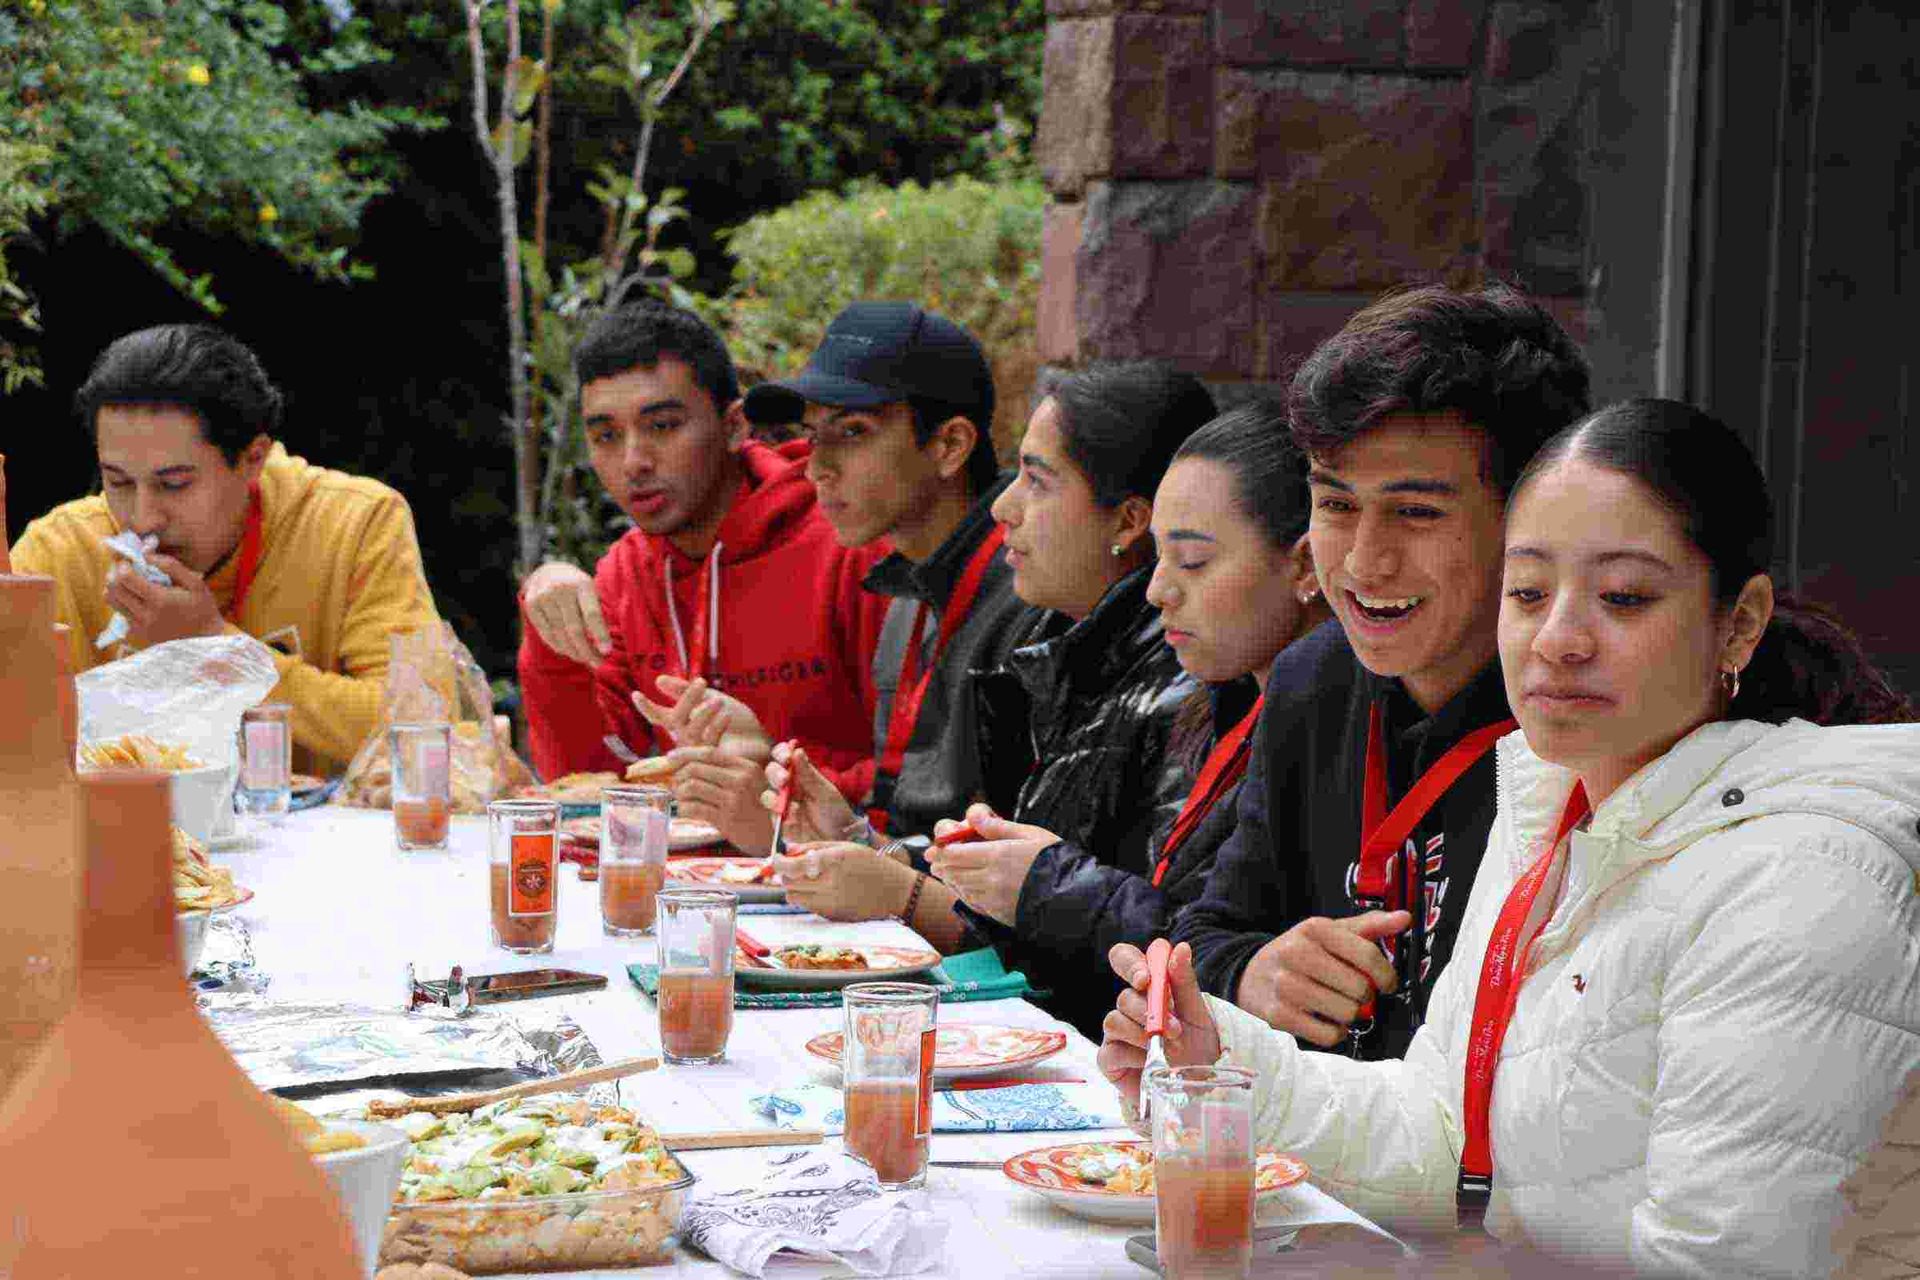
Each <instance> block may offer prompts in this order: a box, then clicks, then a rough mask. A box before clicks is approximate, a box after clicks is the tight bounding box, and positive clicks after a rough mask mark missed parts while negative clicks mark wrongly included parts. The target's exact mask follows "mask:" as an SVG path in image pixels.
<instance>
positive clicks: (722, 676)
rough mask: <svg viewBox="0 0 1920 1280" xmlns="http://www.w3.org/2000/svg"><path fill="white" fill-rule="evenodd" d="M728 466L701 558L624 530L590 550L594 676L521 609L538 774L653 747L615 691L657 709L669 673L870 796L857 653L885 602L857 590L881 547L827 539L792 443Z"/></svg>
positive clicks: (872, 634) (846, 786) (659, 742)
mask: <svg viewBox="0 0 1920 1280" xmlns="http://www.w3.org/2000/svg"><path fill="white" fill-rule="evenodd" d="M740 458H741V462H742V463H743V465H744V466H745V469H746V473H747V475H746V480H745V481H744V482H743V483H742V484H741V486H740V491H739V492H738V493H737V494H736V495H735V496H734V499H733V506H732V507H731V508H730V509H729V510H728V512H727V515H726V518H725V519H724V520H722V521H721V523H720V531H719V536H718V538H717V539H716V541H715V542H714V544H713V550H712V551H711V552H710V553H709V554H708V555H706V556H704V557H702V558H700V559H694V558H692V557H689V556H686V555H683V554H682V553H681V552H679V551H678V550H676V549H675V548H674V547H673V545H672V544H671V543H669V542H668V541H667V540H666V539H665V538H663V537H654V536H650V535H648V534H645V533H642V532H641V531H640V530H638V529H634V530H631V531H629V532H628V533H627V535H626V536H625V537H623V538H621V539H620V541H618V542H616V543H614V544H613V546H612V547H611V548H609V549H608V551H607V554H606V555H604V556H602V557H601V559H600V564H599V566H598V567H597V568H596V569H595V571H594V586H595V589H596V590H597V591H598V592H599V595H600V611H601V614H602V615H603V616H604V617H605V619H606V623H607V630H608V632H609V633H610V634H611V636H612V637H613V652H612V653H611V654H609V655H608V656H607V657H606V658H605V659H603V660H602V661H601V662H600V663H599V664H598V665H597V666H596V667H593V668H591V669H589V668H587V667H584V666H582V665H580V664H579V663H577V662H574V661H573V660H572V659H570V658H566V657H562V656H561V655H560V654H558V653H556V652H555V651H554V650H553V649H552V648H550V647H549V646H548V645H547V644H546V642H545V641H543V640H541V638H540V635H539V633H538V632H537V631H536V630H535V629H534V627H533V626H532V624H530V623H528V622H527V621H526V619H525V617H524V615H523V617H522V619H521V634H522V639H521V642H520V663H519V667H520V687H521V691H522V696H523V697H524V698H525V700H526V710H527V727H528V731H529V734H530V737H531V739H532V747H533V764H534V767H535V768H536V769H538V770H539V771H540V775H541V776H542V777H545V778H553V777H557V776H559V775H560V774H563V773H573V772H582V771H587V770H618V769H619V768H620V765H619V762H618V761H617V760H616V758H615V757H614V755H613V753H612V752H611V751H610V750H609V749H608V748H607V745H606V743H605V742H604V741H603V739H604V737H605V736H606V735H607V734H609V733H612V734H618V735H619V736H620V738H621V739H622V740H623V741H625V742H626V744H627V745H628V746H630V747H632V748H633V749H634V750H635V751H636V752H638V753H639V754H641V755H643V756H644V755H651V754H654V753H655V752H659V751H666V750H668V749H669V748H670V747H671V746H672V745H673V744H672V743H671V742H668V741H666V740H664V738H658V739H657V738H656V736H655V734H654V731H653V728H652V726H651V725H649V724H648V723H647V722H646V720H645V719H643V718H642V717H641V715H640V713H639V712H637V711H635V710H634V709H633V703H632V700H631V698H630V697H629V695H630V694H632V693H633V691H634V690H636V689H638V690H639V691H641V692H642V693H644V694H646V695H647V696H648V697H649V698H652V699H654V700H656V701H660V700H663V699H662V695H661V693H660V691H659V689H658V688H657V687H656V685H655V680H656V678H657V677H659V676H661V675H677V676H682V677H685V678H688V679H691V678H693V677H695V676H704V677H705V678H706V680H707V682H708V683H709V684H712V685H714V686H715V687H716V688H719V689H721V690H724V691H725V692H727V693H730V694H732V695H733V696H734V697H736V698H739V699H740V700H741V701H742V702H744V703H746V704H747V705H748V706H750V707H752V708H753V709H754V711H755V713H756V714H758V715H759V717H760V723H761V724H762V725H764V726H765V727H766V730H767V732H768V733H770V734H772V735H773V736H774V737H775V738H776V739H779V740H782V741H784V740H786V739H788V738H795V739H798V740H799V742H800V745H801V746H803V747H805V748H806V749H807V752H808V754H809V755H810V756H811V757H812V758H813V759H814V760H815V761H816V762H817V763H818V764H819V765H820V766H821V768H822V770H823V771H824V772H826V773H827V775H828V776H829V777H831V778H832V779H833V780H834V782H835V783H836V784H837V785H838V786H839V787H840V790H841V791H842V792H843V793H845V795H846V796H847V797H848V799H849V800H852V801H854V802H855V803H856V804H857V803H858V802H859V801H860V800H861V799H862V798H864V797H865V796H866V794H867V793H868V791H869V790H870V789H871V787H872V784H873V723H874V720H873V717H874V691H873V674H872V655H873V650H874V645H875V643H876V641H877V640H878V637H879V634H880V624H881V622H882V620H883V619H884V618H885V616H886V611H887V604H888V600H887V598H886V597H884V596H879V595H875V594H873V593H872V592H869V591H866V590H864V589H862V587H861V585H860V582H861V579H862V578H864V577H865V576H866V573H867V570H868V569H869V568H871V567H872V566H873V564H874V563H875V562H876V561H878V560H880V559H882V558H883V556H884V555H885V548H884V547H858V548H853V549H848V548H845V547H842V546H841V545H840V544H839V543H838V542H836V541H835V540H834V536H833V526H832V525H830V524H828V523H827V519H826V517H825V516H824V515H822V514H821V513H820V511H819V509H818V508H817V507H816V506H815V497H814V490H813V483H812V482H811V481H809V480H808V479H807V476H806V469H807V446H806V444H805V443H803V442H799V441H794V442H790V443H788V444H784V445H781V446H779V447H778V448H773V447H769V446H767V445H763V444H760V443H758V442H749V443H748V444H747V445H746V446H745V447H744V448H742V450H741V453H740Z"/></svg>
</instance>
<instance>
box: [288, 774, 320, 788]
mask: <svg viewBox="0 0 1920 1280" xmlns="http://www.w3.org/2000/svg"><path fill="white" fill-rule="evenodd" d="M326 785H327V780H326V779H325V778H316V777H314V776H313V775H312V774H310V773H295V774H289V775H288V776H287V786H288V788H289V789H291V790H294V791H318V790H319V789H320V788H322V787H324V786H326Z"/></svg>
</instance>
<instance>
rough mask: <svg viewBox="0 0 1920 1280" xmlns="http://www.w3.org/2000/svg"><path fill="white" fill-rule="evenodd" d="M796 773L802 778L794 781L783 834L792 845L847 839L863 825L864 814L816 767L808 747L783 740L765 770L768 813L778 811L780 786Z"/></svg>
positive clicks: (764, 800)
mask: <svg viewBox="0 0 1920 1280" xmlns="http://www.w3.org/2000/svg"><path fill="white" fill-rule="evenodd" d="M794 773H797V774H798V775H799V780H798V781H797V782H796V783H795V784H794V788H793V804H792V805H791V806H790V807H789V808H788V809H787V825H786V827H785V828H784V829H783V830H782V831H781V836H782V838H783V839H785V840H786V842H787V844H788V845H789V846H792V845H794V844H796V843H801V842H807V841H812V842H819V841H823V840H844V839H846V838H847V833H848V832H849V831H851V830H853V829H854V828H855V827H857V826H858V825H859V823H860V816H859V815H858V814H856V813H855V812H854V811H853V806H852V805H850V804H848V803H847V798H846V797H845V796H843V795H841V794H840V788H838V787H836V786H834V785H833V783H831V782H829V781H827V775H826V774H824V773H821V772H820V770H818V769H816V768H814V766H813V761H811V760H809V759H807V749H806V748H805V747H793V748H789V747H788V746H787V744H786V743H784V742H783V743H781V744H780V745H779V746H776V747H775V748H774V749H773V758H772V759H771V760H769V761H768V762H767V766H766V771H765V782H766V784H767V785H766V789H765V790H763V791H762V792H761V793H760V803H761V805H762V806H763V807H764V808H765V809H766V810H767V812H768V813H775V812H777V811H778V810H779V808H780V788H782V787H784V786H786V785H787V779H788V777H790V776H792V774H794Z"/></svg>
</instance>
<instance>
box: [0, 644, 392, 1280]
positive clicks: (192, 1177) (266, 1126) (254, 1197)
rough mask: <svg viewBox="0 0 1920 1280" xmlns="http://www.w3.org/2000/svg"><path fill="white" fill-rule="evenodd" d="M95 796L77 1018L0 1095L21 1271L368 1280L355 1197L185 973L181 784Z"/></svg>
mask: <svg viewBox="0 0 1920 1280" xmlns="http://www.w3.org/2000/svg"><path fill="white" fill-rule="evenodd" d="M41 635H42V636H43V637H44V638H48V639H50V638H51V635H52V632H51V629H44V630H43V631H42V632H41ZM80 787H81V794H82V800H83V805H82V808H83V812H84V814H85V831H86V864H85V871H84V875H83V884H84V886H85V892H84V898H83V907H84V910H83V913H82V915H81V924H80V948H79V975H78V984H77V989H76V992H75V997H74V1003H73V1008H72V1009H71V1011H69V1012H68V1013H67V1015H66V1016H65V1017H63V1018H62V1019H61V1020H60V1022H59V1024H58V1025H57V1026H56V1027H55V1028H54V1031H53V1034H52V1035H51V1036H49V1037H48V1038H47V1039H46V1041H45V1043H44V1044H43V1045H42V1046H41V1049H40V1051H39V1053H38V1054H37V1055H36V1056H35V1058H34V1059H33V1061H32V1062H31V1063H30V1064H29V1065H28V1067H27V1069H26V1071H25V1072H24V1073H23V1074H22V1076H21V1077H20V1079H19V1080H18V1081H17V1082H16V1083H15V1085H14V1087H13V1090H12V1092H11V1093H10V1094H9V1095H8V1096H7V1098H6V1099H5V1101H3V1102H0V1205H6V1206H7V1212H8V1215H9V1217H10V1219H11V1221H12V1222H13V1224H14V1226H15V1234H16V1236H17V1237H18V1240H17V1243H18V1244H19V1252H18V1254H17V1255H16V1256H15V1257H14V1258H13V1259H12V1260H11V1261H12V1265H13V1266H14V1267H15V1268H16V1270H15V1271H14V1274H18V1275H21V1276H41V1275H44V1276H142V1277H155V1278H158V1277H186V1276H207V1277H212V1276H274V1277H278V1278H281V1280H319V1278H321V1277H325V1278H327V1280H358V1277H359V1276H360V1274H361V1272H360V1268H359V1265H358V1263H357V1261H356V1258H355V1254H354V1249H353V1243H352V1236H351V1235H350V1233H349V1231H348V1228H347V1225H346V1222H345V1220H344V1219H343V1218H342V1216H341V1213H340V1206H339V1203H338V1201H337V1200H336V1198H335V1197H334V1195H333V1194H332V1192H331V1191H329V1190H328V1188H327V1184H326V1181H325V1179H324V1178H323V1177H322V1175H321V1173H320V1171H319V1169H318V1168H316V1167H315V1166H314V1164H313V1162H312V1161H311V1160H310V1159H309V1158H308V1157H307V1155H306V1153H305V1151H304V1150H303V1149H302V1148H301V1147H300V1146H299V1145H298V1144H297V1143H296V1141H295V1139H294V1137H293V1134H292V1132H291V1131H290V1130H289V1129H288V1128H287V1127H286V1125H285V1124H284V1123H283V1122H282V1121H281V1120H280V1119H279V1118H278V1117H277V1116H275V1115H274V1114H273V1112H272V1111H271V1109H269V1107H268V1105H267V1103H266V1100H265V1098H264V1097H263V1096H262V1095H261V1093H260V1092H259V1090H257V1089H255V1088H254V1086H253V1085H252V1084H251V1083H250V1082H249V1081H248V1080H247V1078H246V1076H245V1075H244V1074H242V1073H241V1071H240V1068H239V1067H238V1066H237V1065H236V1064H235V1063H234V1060H233V1058H232V1056H231V1055H230V1054H228V1053H227V1051H226V1049H225V1047H224V1046H222V1045H221V1043H220V1042H219V1040H218V1039H216V1038H215V1037H214V1034H213V1032H212V1030H211V1029H210V1028H209V1027H208V1026H207V1024H206V1022H205V1020H204V1019H202V1018H201V1016H200V1014H199V1011H198V1010H196V1009H195V1008H194V1003H193V997H192V995H191V994H190V993H189V991H188V988H187V986H186V984H185V982H183V981H182V980H181V977H180V967H179V966H180V960H179V954H178V951H177V945H176V943H175V940H174V930H173V887H172V872H171V865H172V848H171V843H170V840H169V836H168V812H169V809H168V798H167V780H166V777H165V775H163V774H157V773H135V772H126V773H102V774H89V775H87V776H86V777H84V778H82V779H81V782H80ZM23 1226H24V1230H22V1229H21V1228H22V1227H23ZM10 1243H11V1242H10Z"/></svg>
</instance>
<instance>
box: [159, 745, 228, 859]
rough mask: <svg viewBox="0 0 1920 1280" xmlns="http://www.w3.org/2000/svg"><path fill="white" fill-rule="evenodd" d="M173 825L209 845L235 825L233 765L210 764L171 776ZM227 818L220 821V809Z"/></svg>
mask: <svg viewBox="0 0 1920 1280" xmlns="http://www.w3.org/2000/svg"><path fill="white" fill-rule="evenodd" d="M171 777H172V783H171V792H172V796H173V825H174V826H176V827H178V828H180V829H181V830H182V831H184V832H186V833H187V834H188V835H190V836H192V837H193V838H194V839H195V840H198V841H199V842H200V843H201V844H206V843H207V842H208V841H210V840H212V839H214V838H215V837H216V836H220V835H224V834H226V832H227V831H229V830H231V829H232V826H233V817H232V815H233V793H232V783H233V766H232V765H227V764H213V765H207V766H206V767H204V768H200V769H182V770H179V771H178V772H176V773H174V774H172V775H171ZM222 809H224V810H225V811H226V816H227V821H226V822H225V823H222V822H221V820H220V819H221V810H222Z"/></svg>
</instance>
